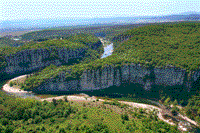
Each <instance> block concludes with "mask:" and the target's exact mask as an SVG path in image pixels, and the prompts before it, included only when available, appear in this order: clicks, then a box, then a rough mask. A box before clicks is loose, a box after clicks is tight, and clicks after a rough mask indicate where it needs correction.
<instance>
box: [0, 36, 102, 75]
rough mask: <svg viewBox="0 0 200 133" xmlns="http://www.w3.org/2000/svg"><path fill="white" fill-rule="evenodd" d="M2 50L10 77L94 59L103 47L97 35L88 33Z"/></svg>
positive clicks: (1, 57)
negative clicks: (74, 38)
mask: <svg viewBox="0 0 200 133" xmlns="http://www.w3.org/2000/svg"><path fill="white" fill-rule="evenodd" d="M80 36H81V35H80ZM79 39H80V41H78V40H79ZM81 39H82V41H81ZM83 40H84V41H83ZM91 45H93V46H95V47H91ZM0 53H1V54H0V61H1V62H0V66H1V69H0V71H1V73H2V74H4V75H7V76H9V75H13V74H20V73H21V74H22V73H25V72H31V71H33V70H36V69H38V68H43V67H45V66H49V65H50V64H54V65H56V66H59V65H61V64H65V65H70V64H72V63H77V62H80V61H85V62H86V61H87V60H94V59H97V58H100V57H101V54H102V53H103V46H102V44H101V42H100V40H99V39H98V38H97V37H95V36H91V35H84V36H82V38H77V39H76V40H72V39H71V40H69V39H54V40H47V41H43V42H37V43H35V42H34V41H32V42H29V43H26V44H24V45H22V46H20V47H2V48H0ZM63 53H65V54H63ZM88 58H89V59H88ZM5 77H6V76H5Z"/></svg>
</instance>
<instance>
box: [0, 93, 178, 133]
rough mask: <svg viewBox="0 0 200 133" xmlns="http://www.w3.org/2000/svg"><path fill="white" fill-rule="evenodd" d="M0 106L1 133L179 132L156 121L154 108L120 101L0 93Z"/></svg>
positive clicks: (175, 128) (175, 127)
mask: <svg viewBox="0 0 200 133" xmlns="http://www.w3.org/2000/svg"><path fill="white" fill-rule="evenodd" d="M115 103H116V102H115ZM120 107H121V108H120ZM0 108H1V109H3V110H0V118H1V119H0V131H1V132H14V133H15V132H18V133H22V132H107V133H111V132H144V131H145V132H173V133H176V132H177V133H178V132H179V131H178V130H177V126H171V125H169V124H166V123H164V122H162V121H160V120H159V119H158V118H157V112H156V111H150V112H149V111H148V110H144V109H136V108H135V109H129V108H128V106H123V104H120V103H118V104H113V105H109V104H107V103H106V102H105V103H100V102H99V101H96V102H86V103H84V102H76V101H70V102H65V101H62V100H54V102H47V101H43V102H40V101H36V100H31V99H20V98H14V97H11V96H8V95H6V94H4V93H3V92H0ZM22 112H23V113H22ZM97 116H100V117H97ZM152 125H154V126H152Z"/></svg>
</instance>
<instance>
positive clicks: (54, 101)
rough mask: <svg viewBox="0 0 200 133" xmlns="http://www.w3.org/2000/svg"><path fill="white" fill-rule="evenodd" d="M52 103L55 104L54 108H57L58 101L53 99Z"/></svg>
mask: <svg viewBox="0 0 200 133" xmlns="http://www.w3.org/2000/svg"><path fill="white" fill-rule="evenodd" d="M52 102H53V104H54V106H56V105H57V100H56V99H54V98H53V99H52Z"/></svg>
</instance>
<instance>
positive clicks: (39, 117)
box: [35, 116, 42, 124]
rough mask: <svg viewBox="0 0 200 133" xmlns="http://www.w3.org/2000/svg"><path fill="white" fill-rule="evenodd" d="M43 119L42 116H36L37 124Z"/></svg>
mask: <svg viewBox="0 0 200 133" xmlns="http://www.w3.org/2000/svg"><path fill="white" fill-rule="evenodd" d="M41 121H42V117H41V116H36V117H35V124H37V123H40V122H41Z"/></svg>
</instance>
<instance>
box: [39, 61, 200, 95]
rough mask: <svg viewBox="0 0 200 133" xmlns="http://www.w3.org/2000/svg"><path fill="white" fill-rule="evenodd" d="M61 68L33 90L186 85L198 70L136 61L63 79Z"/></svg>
mask: <svg viewBox="0 0 200 133" xmlns="http://www.w3.org/2000/svg"><path fill="white" fill-rule="evenodd" d="M64 73H65V72H62V74H60V77H59V78H57V79H56V81H55V80H54V82H52V81H50V80H49V81H47V82H46V83H45V84H42V85H41V86H39V87H38V88H35V89H36V90H43V91H71V90H82V91H86V90H87V91H88V90H98V89H104V88H108V87H111V86H120V85H121V84H124V83H125V84H136V83H137V84H140V85H141V86H142V87H143V88H144V89H145V90H151V88H152V85H162V86H174V85H182V86H184V87H186V88H188V91H189V89H190V88H191V84H192V83H193V82H195V81H196V80H197V79H198V78H200V70H197V71H191V72H186V70H183V69H180V68H175V67H160V68H153V67H144V66H142V65H140V64H130V65H122V66H121V67H116V66H106V67H104V68H103V69H96V70H85V71H84V72H83V73H82V75H81V77H80V79H76V80H66V78H65V75H64Z"/></svg>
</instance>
